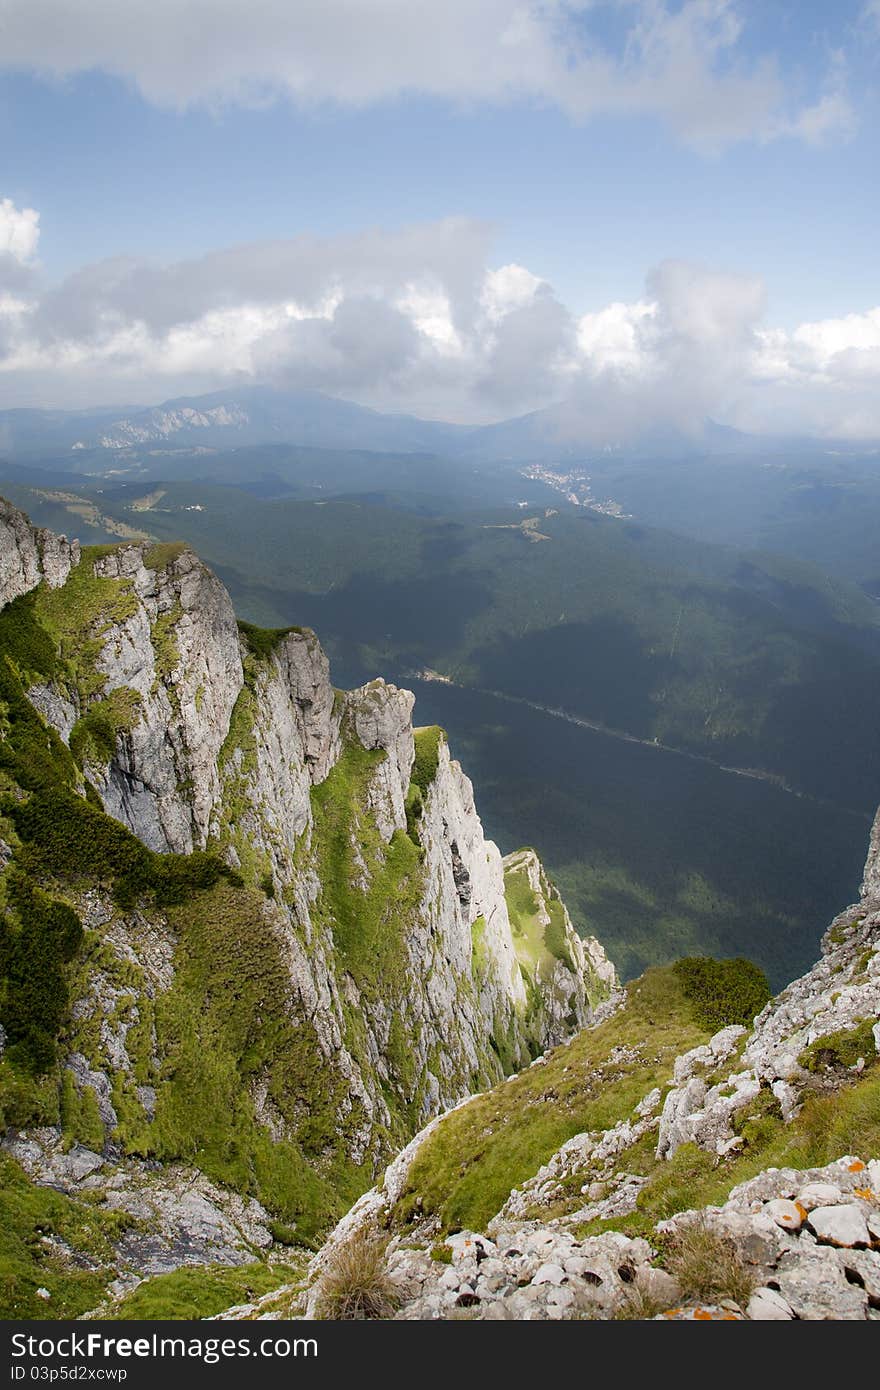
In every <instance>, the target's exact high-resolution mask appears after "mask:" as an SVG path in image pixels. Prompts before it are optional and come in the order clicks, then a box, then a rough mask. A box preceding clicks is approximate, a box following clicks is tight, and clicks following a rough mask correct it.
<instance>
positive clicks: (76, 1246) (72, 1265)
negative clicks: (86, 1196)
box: [0, 1153, 133, 1319]
mask: <svg viewBox="0 0 880 1390" xmlns="http://www.w3.org/2000/svg"><path fill="white" fill-rule="evenodd" d="M131 1224H133V1223H132V1219H131V1218H130V1217H127V1216H124V1215H123V1214H121V1213H112V1212H103V1211H101V1210H100V1209H99V1208H96V1207H94V1206H92V1205H90V1204H88V1203H85V1202H79V1201H75V1200H74V1199H72V1198H70V1197H66V1196H65V1195H64V1194H63V1193H60V1192H56V1191H55V1190H54V1189H53V1188H51V1187H37V1186H35V1185H34V1184H33V1183H32V1182H31V1181H30V1180H29V1179H28V1178H27V1176H26V1175H25V1174H24V1172H23V1171H22V1169H21V1168H20V1167H19V1165H18V1164H17V1163H16V1162H15V1161H14V1160H13V1159H12V1158H10V1157H9V1156H8V1155H7V1154H4V1153H0V1318H9V1319H13V1318H14V1319H22V1318H76V1317H78V1316H79V1315H80V1314H81V1313H84V1312H86V1310H87V1309H89V1308H93V1307H94V1306H95V1305H96V1304H97V1303H99V1302H100V1301H101V1299H102V1297H103V1295H104V1290H105V1287H106V1284H107V1282H108V1280H109V1279H111V1278H112V1277H113V1272H112V1271H111V1270H109V1269H106V1268H102V1267H101V1266H104V1265H106V1264H108V1263H109V1261H110V1259H111V1258H112V1253H113V1250H112V1245H113V1241H114V1240H115V1239H117V1238H118V1237H119V1236H120V1235H121V1234H122V1232H123V1231H124V1230H125V1228H126V1227H127V1226H129V1225H131ZM61 1243H63V1244H61ZM65 1247H66V1248H65ZM78 1257H87V1259H88V1260H89V1261H91V1262H94V1263H96V1264H98V1266H99V1268H98V1269H96V1270H93V1269H88V1268H82V1267H81V1264H78V1263H77V1258H78ZM39 1288H44V1289H47V1290H48V1291H49V1294H50V1295H51V1297H50V1298H49V1299H48V1300H45V1299H43V1298H40V1297H39V1296H38V1295H37V1289H39Z"/></svg>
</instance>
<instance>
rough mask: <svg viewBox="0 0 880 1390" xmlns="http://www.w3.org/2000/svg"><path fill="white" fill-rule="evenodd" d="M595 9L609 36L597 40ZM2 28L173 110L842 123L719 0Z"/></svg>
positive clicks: (107, 8) (135, 17)
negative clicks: (523, 113) (228, 107)
mask: <svg viewBox="0 0 880 1390" xmlns="http://www.w3.org/2000/svg"><path fill="white" fill-rule="evenodd" d="M609 9H610V10H612V11H613V10H617V11H618V12H619V17H622V23H623V25H624V38H623V41H622V42H618V43H616V44H615V43H613V42H611V41H610V40H608V39H607V38H606V39H605V41H604V42H603V39H602V33H603V30H602V27H601V26H602V19H603V17H604V14H603V12H607V11H609ZM616 17H617V16H616ZM0 23H2V34H3V44H2V56H0V63H2V64H3V65H4V66H6V67H7V68H13V69H16V68H17V69H25V70H36V71H38V72H40V73H43V74H46V75H55V76H64V75H69V74H72V73H78V72H86V71H90V70H93V69H100V70H103V71H105V72H109V73H112V74H115V75H117V76H119V77H121V78H123V79H126V80H128V81H130V82H132V83H134V84H135V85H136V86H137V88H138V89H139V91H140V92H141V93H142V95H143V96H144V97H145V98H146V99H147V100H149V101H151V102H154V103H156V104H158V105H161V106H169V107H172V108H178V109H180V108H185V107H187V106H191V105H194V104H203V105H204V104H217V103H227V102H236V103H244V104H251V105H255V104H260V103H264V102H266V101H270V100H274V99H277V98H278V97H279V96H286V97H288V98H290V99H292V100H294V101H296V102H298V103H300V104H306V105H312V106H314V105H316V104H320V103H324V102H333V103H336V104H342V105H344V106H349V107H359V106H364V105H367V104H369V103H374V102H378V101H386V100H389V99H391V100H393V99H396V98H398V97H401V96H405V95H407V94H409V93H421V94H426V95H429V96H433V97H439V98H443V99H449V100H452V101H463V102H472V101H479V102H490V103H498V102H508V101H533V102H539V103H542V104H545V105H553V106H557V107H559V108H561V109H562V110H564V111H565V112H567V113H568V114H569V115H570V116H572V117H573V118H575V119H585V118H588V117H590V116H593V115H596V114H602V113H610V114H617V115H643V116H648V117H653V118H657V119H660V120H663V121H665V122H667V123H668V124H669V125H670V126H671V127H672V128H673V129H674V130H675V131H676V132H677V133H678V134H679V135H680V136H681V137H682V138H683V139H684V140H686V141H688V142H689V143H691V144H693V145H696V146H701V147H703V148H705V149H707V150H716V149H719V148H722V147H723V146H725V145H727V144H729V143H731V142H734V141H737V140H743V139H758V140H765V139H772V138H776V137H777V136H781V135H790V136H792V135H793V136H795V137H797V138H804V139H814V138H816V135H817V134H818V133H821V135H822V138H825V137H827V136H828V135H830V134H831V133H832V132H833V131H839V132H840V133H842V134H846V133H847V131H848V130H849V128H850V127H851V124H852V112H851V110H850V107H849V104H848V102H847V100H846V97H845V95H844V93H843V91H842V89H841V90H839V91H837V93H836V95H835V96H834V97H833V98H832V97H828V98H827V99H826V98H824V97H823V98H821V99H817V100H816V101H810V100H807V102H806V104H805V105H804V106H803V107H801V106H800V105H798V104H794V105H793V104H792V101H791V99H790V97H789V91H788V86H789V84H787V83H786V81H785V80H784V77H783V75H782V74H781V73H780V71H779V70H778V65H777V64H776V62H775V61H774V59H773V57H772V55H766V56H761V57H758V58H754V57H751V56H749V55H747V53H746V51H745V48H744V46H743V45H742V44H741V42H740V41H741V38H742V37H743V34H744V31H745V27H746V26H745V23H744V20H743V18H742V6H741V5H740V4H737V3H735V2H734V0H682V3H680V4H673V3H672V2H671V0H606V3H605V4H594V3H593V2H592V0H479V3H476V4H475V3H473V0H443V3H442V4H438V3H436V0H356V3H352V0H296V2H295V3H290V0H249V3H248V4H247V5H244V4H242V3H241V0H124V3H121V2H120V0H77V3H76V4H75V5H71V4H70V0H0Z"/></svg>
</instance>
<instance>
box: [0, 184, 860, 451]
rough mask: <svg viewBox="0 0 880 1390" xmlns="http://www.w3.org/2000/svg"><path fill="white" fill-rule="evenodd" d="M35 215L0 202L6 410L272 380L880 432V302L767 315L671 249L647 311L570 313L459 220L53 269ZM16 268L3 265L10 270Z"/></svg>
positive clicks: (447, 409)
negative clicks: (497, 259) (857, 308)
mask: <svg viewBox="0 0 880 1390" xmlns="http://www.w3.org/2000/svg"><path fill="white" fill-rule="evenodd" d="M38 238H39V216H38V213H37V212H36V211H35V210H34V209H30V208H22V209H20V208H17V207H16V206H15V205H14V204H13V203H12V202H10V201H9V200H8V199H6V200H4V201H2V202H0V406H3V407H11V406H15V405H58V406H85V405H94V404H105V403H107V402H108V401H109V402H112V401H114V400H132V399H135V400H138V399H139V400H141V401H144V402H147V401H153V400H157V399H162V398H167V397H169V396H173V395H177V394H184V393H187V392H194V391H205V390H210V389H213V388H215V387H219V386H223V385H228V384H234V383H236V382H251V381H264V382H270V383H274V384H276V385H280V386H289V387H296V388H301V387H310V388H316V389H319V390H323V391H326V392H329V393H331V394H338V395H341V396H348V397H350V398H352V399H354V400H358V401H361V402H363V403H364V404H367V405H372V406H375V407H377V408H379V409H386V410H389V409H390V410H407V411H412V412H414V413H416V414H422V415H436V416H441V417H445V418H449V419H455V420H461V421H473V422H478V421H486V420H492V419H499V418H503V417H504V416H509V415H514V414H522V413H525V412H526V411H528V410H532V409H538V408H540V407H542V406H545V405H547V404H551V403H558V402H565V403H566V404H565V409H564V411H563V412H562V415H561V419H562V424H563V428H564V429H565V430H566V431H567V432H568V433H569V434H570V435H571V436H572V437H577V438H579V439H583V440H584V441H586V442H590V443H594V444H604V443H614V442H625V441H626V440H627V439H630V438H635V437H638V436H640V435H642V434H645V433H650V432H651V431H657V430H661V431H662V430H679V431H680V430H685V431H694V432H696V431H698V430H699V429H700V427H701V426H702V423H703V421H704V420H705V419H706V417H712V418H714V419H717V420H720V421H722V422H724V423H728V424H731V425H735V426H737V427H739V428H745V429H755V430H760V431H766V432H770V433H791V432H795V433H801V434H804V433H818V434H822V435H828V436H840V437H847V438H852V439H875V438H880V391H878V387H880V307H871V308H866V309H865V310H864V311H863V312H856V313H851V314H848V315H846V316H844V317H841V318H837V319H826V320H820V321H816V322H806V323H803V324H801V325H800V326H799V327H797V328H796V329H795V330H793V331H791V332H785V331H782V330H781V329H778V328H774V327H773V326H772V325H769V324H767V323H766V321H765V318H766V292H765V286H764V283H763V281H762V280H761V279H760V277H757V276H754V275H744V274H737V273H734V272H730V271H723V270H718V269H712V268H710V267H706V266H702V265H695V264H692V263H689V262H684V261H675V260H668V261H664V262H663V263H662V264H661V265H659V266H656V267H654V268H653V269H652V270H650V271H649V273H648V274H647V276H646V280H645V288H644V293H643V294H642V296H641V297H640V298H639V299H638V300H637V301H635V302H633V303H629V304H627V303H619V302H614V303H609V304H605V305H599V306H597V307H596V308H595V310H593V311H591V312H589V313H586V314H582V315H577V314H575V313H573V312H572V311H571V309H570V308H569V307H568V306H566V305H565V304H564V303H563V302H562V301H561V299H560V298H559V297H558V296H557V294H556V293H555V292H554V290H553V287H552V286H551V285H549V284H548V283H547V282H546V281H544V280H542V279H541V278H540V277H539V276H537V275H534V274H533V273H532V272H531V271H530V270H529V269H528V268H527V267H526V266H522V265H517V264H508V265H503V266H497V265H493V264H492V231H491V228H489V227H488V226H486V225H485V224H483V223H480V222H475V221H471V220H468V219H464V218H450V219H445V220H442V221H438V222H430V223H424V224H420V225H417V226H412V227H403V228H399V229H397V230H391V231H383V230H380V229H372V230H368V231H365V232H363V233H361V234H358V235H345V236H338V237H330V238H316V237H297V238H292V239H290V240H287V241H274V242H268V243H267V242H261V243H252V244H246V245H241V246H234V247H229V248H226V249H223V250H216V251H212V252H210V253H208V254H206V255H204V256H201V257H198V258H193V259H190V260H185V261H179V262H175V263H171V264H167V265H160V264H154V263H150V262H146V261H142V260H137V259H132V258H124V257H119V258H115V259H111V260H104V261H100V262H97V263H95V264H92V265H87V266H83V267H82V268H80V269H79V270H77V271H76V272H74V273H73V274H71V275H69V276H68V277H67V278H66V279H65V280H63V281H61V282H60V283H58V284H45V283H43V282H42V280H41V278H40V277H41V273H40V269H39V263H38V261H37V259H36V257H37V250H38ZM3 276H5V279H4V278H2V277H3Z"/></svg>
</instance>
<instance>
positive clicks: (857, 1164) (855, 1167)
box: [847, 1158, 865, 1173]
mask: <svg viewBox="0 0 880 1390" xmlns="http://www.w3.org/2000/svg"><path fill="white" fill-rule="evenodd" d="M864 1166H865V1165H864V1163H863V1162H862V1160H861V1159H860V1158H855V1159H853V1161H852V1163H850V1164H849V1167H848V1169H847V1171H848V1172H850V1173H861V1171H862V1169H863V1168H864Z"/></svg>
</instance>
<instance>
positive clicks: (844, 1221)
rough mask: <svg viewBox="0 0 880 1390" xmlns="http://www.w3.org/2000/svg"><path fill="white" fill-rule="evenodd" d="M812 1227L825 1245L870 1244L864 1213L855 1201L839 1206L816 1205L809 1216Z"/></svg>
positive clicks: (818, 1238) (817, 1237)
mask: <svg viewBox="0 0 880 1390" xmlns="http://www.w3.org/2000/svg"><path fill="white" fill-rule="evenodd" d="M807 1219H808V1221H809V1224H810V1229H811V1230H812V1231H813V1234H814V1235H815V1237H816V1239H817V1240H818V1241H819V1242H820V1243H821V1244H823V1245H838V1246H853V1245H868V1244H869V1242H870V1237H869V1235H868V1227H867V1224H866V1222H865V1217H864V1214H863V1213H862V1210H861V1208H860V1207H858V1206H856V1204H855V1202H847V1203H845V1204H844V1205H843V1206H837V1207H816V1208H815V1209H814V1210H813V1211H811V1212H810V1214H809V1217H808V1218H807Z"/></svg>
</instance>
